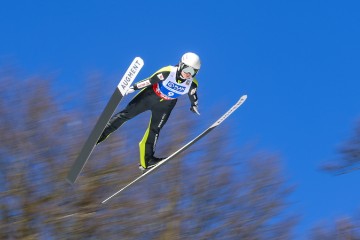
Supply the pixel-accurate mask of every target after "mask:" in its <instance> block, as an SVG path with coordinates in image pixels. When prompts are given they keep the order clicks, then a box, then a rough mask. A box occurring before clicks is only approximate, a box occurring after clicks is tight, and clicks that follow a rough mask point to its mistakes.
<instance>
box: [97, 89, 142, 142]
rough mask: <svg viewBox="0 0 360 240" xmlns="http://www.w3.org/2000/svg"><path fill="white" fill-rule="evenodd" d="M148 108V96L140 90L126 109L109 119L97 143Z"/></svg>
mask: <svg viewBox="0 0 360 240" xmlns="http://www.w3.org/2000/svg"><path fill="white" fill-rule="evenodd" d="M146 110H148V106H147V104H146V97H145V98H144V96H143V94H142V92H140V93H139V94H138V95H136V96H135V97H134V98H133V99H132V100H131V101H130V102H129V104H128V105H127V106H126V108H125V109H124V110H122V111H121V112H119V113H117V114H115V115H114V116H113V117H112V118H111V119H110V120H109V122H108V123H107V124H106V127H105V129H104V131H103V133H102V134H101V136H100V138H99V140H98V142H97V144H99V143H101V142H102V141H104V140H105V139H106V138H107V137H108V136H109V135H110V134H111V133H113V132H114V131H116V130H117V129H118V128H119V127H121V125H123V124H124V123H125V122H126V121H127V120H130V119H131V118H133V117H135V116H136V115H138V114H140V113H142V112H144V111H146Z"/></svg>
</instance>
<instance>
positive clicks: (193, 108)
mask: <svg viewBox="0 0 360 240" xmlns="http://www.w3.org/2000/svg"><path fill="white" fill-rule="evenodd" d="M190 111H192V112H193V113H196V114H197V115H200V112H199V108H198V106H197V105H192V106H191V107H190Z"/></svg>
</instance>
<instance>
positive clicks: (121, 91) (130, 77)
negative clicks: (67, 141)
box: [66, 57, 144, 184]
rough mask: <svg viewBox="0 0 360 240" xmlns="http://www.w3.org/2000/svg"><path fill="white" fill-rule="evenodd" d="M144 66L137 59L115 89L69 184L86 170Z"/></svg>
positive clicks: (81, 152) (72, 170) (69, 178)
mask: <svg viewBox="0 0 360 240" xmlns="http://www.w3.org/2000/svg"><path fill="white" fill-rule="evenodd" d="M143 66H144V61H143V60H142V59H141V58H140V57H136V58H135V59H134V60H133V61H132V63H131V64H130V66H129V68H128V69H127V71H126V73H125V74H124V76H123V77H122V78H121V80H120V82H119V84H118V86H117V87H116V88H115V91H114V93H113V95H112V96H111V98H110V100H109V102H108V103H107V105H106V107H105V109H104V110H103V112H102V113H101V115H100V117H99V119H98V121H97V123H96V125H95V127H94V128H93V130H92V131H91V133H90V135H89V137H88V139H87V140H86V142H85V144H84V146H83V148H82V149H81V151H80V154H79V156H78V157H77V159H76V160H75V162H74V164H73V165H72V167H71V169H70V171H69V173H68V176H67V178H66V180H67V181H68V182H69V183H71V184H73V183H75V181H76V179H77V178H78V176H79V174H80V172H81V170H82V169H83V168H84V166H85V164H86V161H87V160H88V159H89V156H90V154H91V153H92V151H93V149H94V147H95V145H96V143H97V141H98V140H99V137H100V135H101V133H102V132H103V131H104V129H105V126H106V124H107V123H108V121H109V120H110V118H111V116H112V115H113V114H114V111H115V110H116V108H117V106H118V105H119V103H120V101H121V99H122V98H123V97H124V96H125V94H126V92H127V91H128V90H129V88H130V86H131V84H132V82H133V81H134V80H135V78H136V76H137V74H138V73H139V72H140V69H141V68H142V67H143Z"/></svg>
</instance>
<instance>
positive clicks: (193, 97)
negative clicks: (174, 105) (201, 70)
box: [188, 79, 198, 106]
mask: <svg viewBox="0 0 360 240" xmlns="http://www.w3.org/2000/svg"><path fill="white" fill-rule="evenodd" d="M197 88H198V82H197V81H196V79H194V81H193V82H192V83H191V87H190V90H189V93H188V95H189V99H190V103H191V106H197V105H198V96H197Z"/></svg>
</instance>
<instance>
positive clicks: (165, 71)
mask: <svg viewBox="0 0 360 240" xmlns="http://www.w3.org/2000/svg"><path fill="white" fill-rule="evenodd" d="M170 71H171V68H170V66H168V67H163V68H161V69H160V70H158V71H156V72H155V73H154V74H153V75H151V76H150V77H148V78H145V79H144V80H141V81H139V82H137V83H135V84H134V89H135V90H139V89H143V88H146V87H148V86H152V85H154V84H156V83H158V82H160V81H163V80H164V79H166V78H167V77H168V76H169V74H170Z"/></svg>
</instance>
